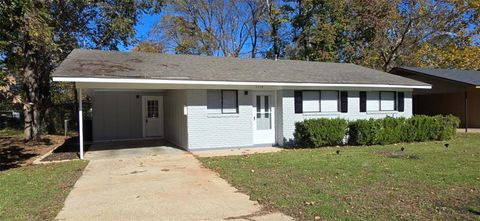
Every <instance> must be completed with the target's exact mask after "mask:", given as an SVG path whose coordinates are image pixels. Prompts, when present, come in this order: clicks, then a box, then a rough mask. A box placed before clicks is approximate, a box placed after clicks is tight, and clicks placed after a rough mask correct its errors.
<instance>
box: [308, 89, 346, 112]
mask: <svg viewBox="0 0 480 221" xmlns="http://www.w3.org/2000/svg"><path fill="white" fill-rule="evenodd" d="M305 91H309V92H311V91H313V92H318V111H305V105H304V104H303V102H304V101H305V98H304V96H303V92H305ZM322 91H333V92H337V110H336V111H322ZM301 92H302V113H304V114H311V113H339V112H340V103H341V102H340V92H341V91H339V90H302V91H301Z"/></svg>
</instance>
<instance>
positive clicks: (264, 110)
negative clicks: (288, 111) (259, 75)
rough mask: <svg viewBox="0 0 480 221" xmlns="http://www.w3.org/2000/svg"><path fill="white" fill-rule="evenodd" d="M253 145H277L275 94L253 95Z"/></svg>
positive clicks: (260, 93)
mask: <svg viewBox="0 0 480 221" xmlns="http://www.w3.org/2000/svg"><path fill="white" fill-rule="evenodd" d="M253 143H254V144H274V143H275V99H274V93H273V92H255V93H253Z"/></svg>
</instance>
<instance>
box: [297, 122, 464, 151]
mask: <svg viewBox="0 0 480 221" xmlns="http://www.w3.org/2000/svg"><path fill="white" fill-rule="evenodd" d="M459 124H460V120H459V119H458V118H457V117H455V116H452V115H448V116H442V115H437V116H425V115H416V116H413V117H410V118H393V117H386V118H383V119H369V120H356V121H352V122H347V121H346V120H344V119H326V118H320V119H308V120H304V121H302V122H298V123H296V124H295V133H294V137H295V143H296V145H298V146H301V147H321V146H332V145H340V144H345V143H349V144H351V145H376V144H381V145H385V144H393V143H399V142H413V141H427V140H447V139H450V138H452V137H453V136H454V135H455V133H456V128H457V127H458V125H459Z"/></svg>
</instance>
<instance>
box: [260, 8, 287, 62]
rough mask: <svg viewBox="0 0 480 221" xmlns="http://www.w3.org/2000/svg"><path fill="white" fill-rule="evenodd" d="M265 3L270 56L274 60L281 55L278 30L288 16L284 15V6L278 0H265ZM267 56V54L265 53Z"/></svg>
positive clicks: (280, 37)
mask: <svg viewBox="0 0 480 221" xmlns="http://www.w3.org/2000/svg"><path fill="white" fill-rule="evenodd" d="M265 2H266V5H267V13H268V25H269V26H270V27H269V31H268V37H269V39H270V42H271V44H272V47H271V53H270V54H271V57H272V58H273V59H274V60H277V59H278V58H279V57H280V56H281V48H282V42H283V41H282V36H281V34H280V30H281V28H282V26H283V24H284V23H286V22H287V21H288V16H287V15H286V8H285V7H282V6H280V5H279V1H276V0H265ZM267 57H268V54H267Z"/></svg>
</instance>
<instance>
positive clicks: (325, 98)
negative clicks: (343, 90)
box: [320, 91, 338, 112]
mask: <svg viewBox="0 0 480 221" xmlns="http://www.w3.org/2000/svg"><path fill="white" fill-rule="evenodd" d="M320 94H321V102H320V111H322V112H337V111H338V91H321V92H320Z"/></svg>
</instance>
